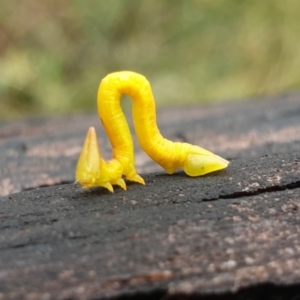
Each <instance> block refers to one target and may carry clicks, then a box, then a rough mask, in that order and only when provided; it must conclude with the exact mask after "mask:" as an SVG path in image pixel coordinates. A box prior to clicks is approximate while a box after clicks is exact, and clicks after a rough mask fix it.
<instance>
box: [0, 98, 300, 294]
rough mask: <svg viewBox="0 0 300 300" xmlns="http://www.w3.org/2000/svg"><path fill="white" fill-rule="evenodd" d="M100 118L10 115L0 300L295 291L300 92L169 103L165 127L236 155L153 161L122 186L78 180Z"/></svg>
mask: <svg viewBox="0 0 300 300" xmlns="http://www.w3.org/2000/svg"><path fill="white" fill-rule="evenodd" d="M91 122H95V123H96V122H98V120H97V119H96V117H95V118H91V117H90V116H89V115H86V116H84V115H82V116H72V117H66V118H58V119H56V120H53V119H41V120H39V121H37V120H34V121H24V122H19V123H14V124H10V123H7V124H2V125H1V126H0V135H1V140H0V149H1V179H0V180H1V187H2V190H1V191H2V195H3V196H2V197H0V299H147V297H148V299H263V298H264V299H292V298H293V297H294V299H297V298H295V297H297V296H298V295H299V294H300V293H299V291H300V273H299V266H300V201H299V199H300V147H299V145H300V97H299V95H289V96H279V97H277V98H270V99H266V100H260V101H249V102H243V103H230V104H220V105H214V106H207V107H190V108H184V109H182V108H174V109H171V110H165V111H164V112H162V114H161V115H160V121H159V124H161V127H162V131H163V133H164V134H165V135H166V136H168V137H170V138H172V139H173V138H176V137H177V139H179V140H187V141H189V142H193V143H198V144H200V145H202V146H203V147H205V148H208V149H210V150H212V151H214V152H217V153H219V154H220V155H222V156H224V157H225V158H229V159H230V160H231V164H230V166H229V168H228V169H226V170H225V171H222V172H217V173H214V174H210V175H208V176H204V177H199V178H189V177H187V176H185V175H184V174H183V173H181V172H178V173H176V174H175V175H173V176H168V175H165V174H163V173H161V172H155V173H151V174H148V175H144V178H145V180H146V186H140V185H136V184H129V185H128V191H123V190H121V189H116V190H115V193H114V194H110V193H109V192H107V191H106V190H104V189H101V188H99V189H92V190H87V191H84V190H82V189H81V188H80V187H79V186H78V185H76V184H73V183H71V182H72V181H73V180H74V175H73V172H74V171H73V170H74V167H75V163H76V159H77V156H78V152H79V149H80V146H81V143H82V140H83V138H84V135H85V131H86V129H87V127H88V126H90V125H95V124H91ZM99 128H100V127H99ZM97 129H98V128H97ZM98 132H99V135H100V136H103V134H104V133H103V132H101V133H100V130H99V129H98ZM102 143H103V145H101V146H102V148H105V149H106V153H107V154H108V153H109V151H110V149H109V147H108V146H107V145H106V144H105V140H102ZM103 146H104V147H103ZM139 155H140V156H139ZM138 157H139V160H138V164H139V165H140V170H142V171H143V170H145V172H146V171H152V170H158V169H156V166H155V165H151V164H150V162H149V161H148V160H147V159H146V158H145V157H144V156H142V154H138ZM42 174H45V175H44V176H42ZM5 180H6V181H5ZM68 182H70V183H68ZM58 183H66V184H63V185H59V184H58ZM56 184H57V185H56ZM46 185H49V186H48V187H43V188H41V186H46ZM51 185H53V186H51ZM7 186H8V187H7ZM10 186H11V187H10ZM28 188H34V189H32V190H28V191H22V192H19V193H15V194H12V193H11V192H13V191H20V190H24V189H28ZM5 194H6V195H5Z"/></svg>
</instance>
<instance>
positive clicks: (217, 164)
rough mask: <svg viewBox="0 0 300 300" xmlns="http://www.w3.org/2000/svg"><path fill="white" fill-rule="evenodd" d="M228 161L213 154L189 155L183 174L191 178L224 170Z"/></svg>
mask: <svg viewBox="0 0 300 300" xmlns="http://www.w3.org/2000/svg"><path fill="white" fill-rule="evenodd" d="M228 165H229V161H228V160H226V159H224V158H222V157H220V156H218V155H215V154H213V153H209V154H207V153H205V154H203V155H201V154H194V153H192V154H189V155H188V156H187V158H186V160H185V162H184V166H183V169H184V172H185V173H186V174H187V175H189V176H192V177H195V176H201V175H205V174H208V173H211V172H215V171H220V170H223V169H226V168H227V167H228Z"/></svg>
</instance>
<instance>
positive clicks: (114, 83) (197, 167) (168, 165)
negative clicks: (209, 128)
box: [76, 71, 229, 191]
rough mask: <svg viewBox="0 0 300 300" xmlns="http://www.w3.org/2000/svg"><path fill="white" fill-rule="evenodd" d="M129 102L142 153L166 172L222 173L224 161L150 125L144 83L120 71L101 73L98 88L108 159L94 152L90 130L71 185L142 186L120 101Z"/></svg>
mask: <svg viewBox="0 0 300 300" xmlns="http://www.w3.org/2000/svg"><path fill="white" fill-rule="evenodd" d="M123 94H127V95H128V96H130V97H131V98H132V100H133V106H132V107H133V109H132V110H133V111H132V113H133V122H134V128H135V131H136V134H137V138H138V141H139V143H140V145H141V147H142V149H143V150H144V151H145V152H146V153H147V154H148V155H149V156H150V157H151V158H152V159H153V160H154V161H156V162H157V163H158V164H159V165H161V166H162V167H163V168H164V169H165V171H166V172H167V173H168V174H172V173H174V171H175V170H177V169H179V168H183V170H184V171H185V173H186V174H187V175H189V176H200V175H204V174H207V173H210V172H213V171H217V170H222V169H225V168H226V167H227V166H228V164H229V162H228V161H227V160H225V159H223V158H221V157H219V156H217V155H215V154H213V153H211V152H209V151H207V150H205V149H203V148H201V147H199V146H196V145H191V144H188V143H179V142H172V141H169V140H167V139H165V138H164V137H163V136H162V135H161V133H160V131H159V129H158V128H157V124H156V109H155V101H154V97H153V94H152V90H151V86H150V84H149V82H148V80H147V79H146V78H145V77H144V76H142V75H140V74H137V73H134V72H130V71H122V72H116V73H111V74H109V75H107V76H106V77H105V78H104V79H103V80H102V81H101V83H100V86H99V90H98V113H99V117H100V119H101V121H102V124H103V126H104V128H105V130H106V132H107V135H108V137H109V140H110V142H111V144H112V148H113V159H112V160H110V161H109V162H105V161H104V160H103V159H102V157H101V153H100V149H99V146H98V141H97V136H96V132H95V129H94V128H93V127H91V128H90V129H89V131H88V134H87V137H86V140H85V142H84V146H83V149H82V152H81V155H80V157H79V161H78V164H77V168H76V181H77V182H79V183H80V184H81V185H82V186H83V187H84V188H88V187H94V186H102V187H105V188H107V189H108V190H110V191H113V188H112V185H115V184H116V185H119V186H121V187H122V188H123V189H126V184H125V182H124V180H123V179H122V176H125V178H126V179H127V180H130V181H135V182H138V183H141V184H145V182H144V180H143V178H142V177H141V176H139V175H138V174H137V173H136V170H135V166H134V148H133V141H132V137H131V134H130V130H129V127H128V124H127V122H126V118H125V116H124V114H123V112H122V108H121V105H120V99H121V96H122V95H123Z"/></svg>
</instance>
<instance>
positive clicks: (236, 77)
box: [0, 0, 300, 120]
mask: <svg viewBox="0 0 300 300" xmlns="http://www.w3.org/2000/svg"><path fill="white" fill-rule="evenodd" d="M299 13H300V1H299V0H285V1H282V0H266V1H261V0H251V1H241V0H226V1H225V0H223V1H222V0H218V1H211V0H194V1H192V0H191V1H185V0H165V1H149V0H147V1H146V0H113V1H86V0H63V1H62V0H52V1H36V0H26V1H20V0H9V1H8V0H0V107H1V108H0V119H1V120H4V119H10V118H18V117H24V116H28V115H49V114H57V113H70V112H74V111H83V110H91V109H94V110H95V107H96V92H97V89H98V84H99V81H100V80H101V78H102V77H104V76H105V75H106V74H107V73H109V72H112V71H116V70H124V69H127V70H133V71H137V72H140V73H142V74H144V75H145V76H146V77H147V78H148V79H149V81H150V82H151V85H152V88H153V90H154V94H155V97H156V100H157V103H158V105H160V106H161V105H177V104H182V103H191V102H204V101H215V100H228V99H233V98H235V99H236V98H238V99H243V98H246V97H249V96H257V95H266V94H273V93H278V92H281V91H286V90H291V89H298V88H299V87H300V75H299V70H300V20H299V19H300V17H299Z"/></svg>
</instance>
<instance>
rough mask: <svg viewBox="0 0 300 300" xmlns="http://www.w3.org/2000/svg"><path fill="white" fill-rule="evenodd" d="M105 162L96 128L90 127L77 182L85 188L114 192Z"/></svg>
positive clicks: (79, 164) (80, 159) (80, 158)
mask: <svg viewBox="0 0 300 300" xmlns="http://www.w3.org/2000/svg"><path fill="white" fill-rule="evenodd" d="M103 164H105V162H104V161H103V159H102V158H101V155H100V149H99V146H98V139H97V135H96V130H95V128H94V127H90V128H89V130H88V132H87V135H86V138H85V141H84V144H83V148H82V151H81V154H80V156H79V160H78V163H77V167H76V171H75V177H76V182H77V183H79V184H80V185H81V186H82V187H83V188H91V187H99V186H101V187H104V188H106V189H108V190H109V191H110V192H113V191H114V190H113V187H112V185H111V183H110V182H109V178H108V176H107V175H106V174H105V170H104V168H103V167H102V166H103Z"/></svg>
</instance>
